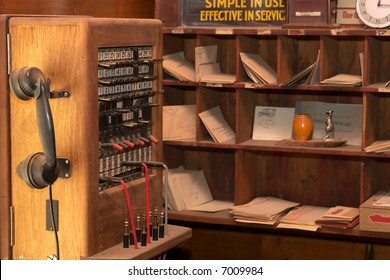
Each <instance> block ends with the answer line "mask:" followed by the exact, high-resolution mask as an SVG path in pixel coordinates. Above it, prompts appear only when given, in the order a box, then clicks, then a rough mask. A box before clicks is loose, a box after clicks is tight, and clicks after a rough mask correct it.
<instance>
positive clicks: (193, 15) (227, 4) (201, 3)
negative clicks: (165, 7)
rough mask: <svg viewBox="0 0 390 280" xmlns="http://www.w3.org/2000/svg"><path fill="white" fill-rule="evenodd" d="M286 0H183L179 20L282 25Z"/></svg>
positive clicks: (197, 23) (200, 23)
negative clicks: (180, 18)
mask: <svg viewBox="0 0 390 280" xmlns="http://www.w3.org/2000/svg"><path fill="white" fill-rule="evenodd" d="M286 2H287V0H183V11H182V24H183V25H190V26H221V25H222V26H248V25H249V26H253V25H282V24H284V23H285V22H286V4H285V3H286Z"/></svg>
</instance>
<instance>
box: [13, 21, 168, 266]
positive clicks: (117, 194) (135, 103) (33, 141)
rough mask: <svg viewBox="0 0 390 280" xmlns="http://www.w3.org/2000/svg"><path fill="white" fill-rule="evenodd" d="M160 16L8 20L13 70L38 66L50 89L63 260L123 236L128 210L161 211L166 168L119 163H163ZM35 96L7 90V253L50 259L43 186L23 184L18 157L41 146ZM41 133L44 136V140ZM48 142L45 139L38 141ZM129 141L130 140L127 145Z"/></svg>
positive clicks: (55, 196) (52, 245)
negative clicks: (9, 205)
mask: <svg viewBox="0 0 390 280" xmlns="http://www.w3.org/2000/svg"><path fill="white" fill-rule="evenodd" d="M161 29H162V28H161V22H160V21H158V20H153V19H109V18H104V19H101V18H23V17H20V18H16V17H15V18H11V19H10V21H9V33H10V38H11V39H10V49H11V70H12V71H17V69H20V68H23V67H36V68H38V69H40V70H41V72H42V73H43V74H44V76H45V78H46V79H47V81H48V82H47V84H49V85H50V90H47V91H50V95H49V99H48V102H49V105H50V109H51V113H52V119H53V127H54V134H55V146H56V154H57V158H61V159H62V160H63V161H61V162H65V167H64V168H63V170H62V171H60V178H59V179H57V180H56V181H55V182H54V184H53V185H52V198H53V201H54V202H55V209H54V210H55V215H54V217H55V220H56V224H57V230H58V241H59V242H58V243H59V248H60V254H61V259H80V258H82V257H88V256H91V255H93V254H96V253H98V252H101V251H103V250H105V249H107V248H109V247H112V246H114V245H116V244H118V243H121V242H122V240H123V239H122V236H123V233H124V224H125V221H126V219H127V220H129V212H128V208H127V204H126V197H125V193H124V188H123V184H120V183H118V180H104V181H102V180H101V178H102V177H105V178H117V179H118V178H121V179H123V181H124V182H125V183H126V187H127V189H128V191H129V194H130V198H131V203H132V209H133V213H134V215H137V214H139V215H141V217H142V215H143V214H146V213H145V204H146V202H145V201H146V197H145V196H146V188H145V186H146V183H147V182H148V183H149V208H150V209H152V210H154V209H155V208H157V209H159V210H160V209H162V207H163V202H162V201H163V199H162V170H157V169H156V170H154V169H153V170H151V169H150V170H148V174H149V176H148V181H146V178H145V174H146V173H145V171H146V170H145V169H143V168H142V167H140V166H126V167H124V166H122V165H121V162H123V161H126V162H129V161H139V162H143V161H158V162H161V161H162V147H161V144H159V143H158V139H161V135H162V132H161V127H162V126H161V114H162V109H161V108H162V107H161V100H162V96H161V71H162V70H161V69H162V67H161V66H162V64H161V52H162V45H161V42H162V32H161ZM36 106H37V102H36V101H35V100H34V99H32V100H27V101H26V100H21V99H20V98H18V97H16V96H15V95H14V94H11V95H10V131H11V143H12V144H11V186H12V205H13V216H14V217H13V221H14V226H13V236H14V244H13V258H14V259H46V258H47V256H49V255H56V252H57V251H56V249H57V247H56V242H55V238H54V233H53V228H51V227H50V225H51V226H52V223H51V218H50V217H51V215H50V211H49V210H48V206H47V200H48V199H49V188H42V189H39V188H32V187H29V186H27V184H26V182H25V181H24V180H22V179H21V178H20V177H19V175H18V174H17V171H16V168H17V166H18V165H19V163H20V162H23V161H24V159H25V158H26V157H27V156H28V155H30V154H34V153H36V152H41V151H42V149H43V148H42V144H41V139H40V133H39V129H38V128H39V125H37V117H39V113H40V112H39V111H38V112H37V110H36ZM43 138H44V137H43ZM43 141H44V140H43ZM126 143H127V144H126Z"/></svg>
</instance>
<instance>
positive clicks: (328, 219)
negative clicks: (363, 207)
mask: <svg viewBox="0 0 390 280" xmlns="http://www.w3.org/2000/svg"><path fill="white" fill-rule="evenodd" d="M358 223H359V208H354V207H346V206H336V207H332V208H330V209H329V210H328V211H327V212H326V213H325V215H323V216H322V217H321V218H319V219H318V220H316V224H317V225H320V226H328V227H338V228H352V227H354V226H356V225H357V224H358Z"/></svg>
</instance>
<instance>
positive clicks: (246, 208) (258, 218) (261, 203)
mask: <svg viewBox="0 0 390 280" xmlns="http://www.w3.org/2000/svg"><path fill="white" fill-rule="evenodd" d="M297 205H299V203H296V202H292V201H288V200H284V199H280V198H276V197H271V196H267V197H256V198H254V199H253V200H251V201H250V202H248V203H246V204H242V205H237V206H234V207H233V208H232V210H231V211H230V213H231V214H232V216H233V219H234V220H235V221H236V222H240V223H254V224H266V225H274V224H275V223H276V222H277V221H278V219H279V218H280V217H281V215H283V214H284V213H286V212H287V211H289V210H290V209H292V208H294V207H296V206H297Z"/></svg>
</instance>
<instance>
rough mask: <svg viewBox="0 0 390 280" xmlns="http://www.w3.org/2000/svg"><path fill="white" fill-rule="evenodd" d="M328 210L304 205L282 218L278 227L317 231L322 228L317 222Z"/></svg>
mask: <svg viewBox="0 0 390 280" xmlns="http://www.w3.org/2000/svg"><path fill="white" fill-rule="evenodd" d="M328 210H329V208H326V207H319V206H312V205H302V206H299V207H297V208H295V209H292V210H291V211H290V212H288V213H287V214H286V215H285V216H283V217H281V218H280V220H279V224H278V226H277V227H278V228H294V229H301V230H309V231H316V230H317V229H318V228H319V227H320V226H319V225H317V224H316V221H317V220H318V219H320V218H321V217H322V216H323V215H324V214H325V213H326V212H327V211H328Z"/></svg>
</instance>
